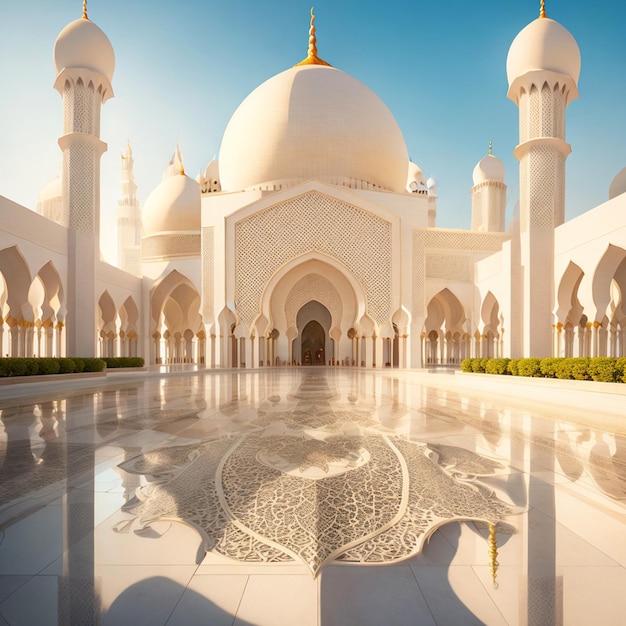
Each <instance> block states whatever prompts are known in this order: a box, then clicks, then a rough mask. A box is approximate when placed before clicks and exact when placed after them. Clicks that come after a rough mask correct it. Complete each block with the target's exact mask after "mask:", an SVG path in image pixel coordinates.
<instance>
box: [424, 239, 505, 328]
mask: <svg viewBox="0 0 626 626" xmlns="http://www.w3.org/2000/svg"><path fill="white" fill-rule="evenodd" d="M509 238H510V235H509V234H508V233H495V232H475V231H459V230H444V229H437V230H432V229H426V228H415V229H413V315H414V316H415V317H420V316H425V315H426V311H425V306H426V303H425V297H424V289H425V286H426V278H444V279H446V278H449V279H452V278H450V277H451V276H452V275H453V274H455V273H457V272H458V274H459V275H465V274H464V272H463V270H462V265H463V261H461V260H460V259H459V258H455V259H454V260H451V262H452V263H453V264H454V266H455V268H456V269H451V270H450V271H449V272H448V270H447V269H445V268H443V267H442V266H441V262H442V259H441V257H442V256H446V257H452V256H453V255H451V254H450V250H454V251H456V253H457V254H456V255H454V256H455V257H460V258H461V259H462V258H465V259H467V268H468V270H467V271H468V272H470V271H473V270H472V269H470V268H471V267H472V265H473V263H474V262H476V261H480V259H483V258H485V257H486V256H488V255H490V254H493V253H494V252H498V251H499V250H501V249H502V243H503V242H505V241H508V239H509ZM463 253H465V254H463ZM429 257H431V258H433V259H435V260H431V261H428V258H429ZM427 263H428V264H429V267H430V271H431V272H432V274H434V273H435V272H436V271H437V272H440V273H441V274H444V275H440V276H435V275H428V276H427ZM452 280H467V279H462V278H458V279H457V278H454V279H452Z"/></svg>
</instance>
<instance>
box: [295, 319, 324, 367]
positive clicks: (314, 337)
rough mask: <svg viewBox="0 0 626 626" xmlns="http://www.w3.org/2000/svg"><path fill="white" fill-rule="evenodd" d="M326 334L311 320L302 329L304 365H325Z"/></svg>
mask: <svg viewBox="0 0 626 626" xmlns="http://www.w3.org/2000/svg"><path fill="white" fill-rule="evenodd" d="M325 347H326V333H325V332H324V329H323V328H322V326H321V325H320V323H319V322H317V321H316V320H311V321H310V322H309V323H308V324H307V325H306V326H305V327H304V328H303V329H302V340H301V352H302V360H301V361H300V362H301V363H302V365H324V363H325V356H326V352H325Z"/></svg>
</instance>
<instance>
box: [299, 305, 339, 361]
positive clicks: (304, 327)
mask: <svg viewBox="0 0 626 626" xmlns="http://www.w3.org/2000/svg"><path fill="white" fill-rule="evenodd" d="M331 323H332V316H331V314H330V311H329V310H328V309H327V308H326V307H325V306H324V305H323V304H321V303H319V302H318V301H317V300H309V302H307V303H306V304H305V305H304V306H302V307H301V308H300V310H299V311H298V315H297V316H296V325H297V330H298V334H297V336H296V338H295V339H294V340H293V355H294V357H295V358H299V362H300V364H301V365H325V364H326V363H327V362H328V360H329V359H330V358H332V355H333V350H334V341H333V339H332V338H331V336H330V328H331Z"/></svg>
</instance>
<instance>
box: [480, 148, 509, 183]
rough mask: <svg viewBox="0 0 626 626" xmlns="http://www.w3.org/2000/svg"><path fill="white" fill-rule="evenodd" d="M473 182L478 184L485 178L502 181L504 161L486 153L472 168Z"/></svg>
mask: <svg viewBox="0 0 626 626" xmlns="http://www.w3.org/2000/svg"><path fill="white" fill-rule="evenodd" d="M473 179H474V184H475V185H479V184H480V183H484V182H485V181H486V180H496V181H498V182H499V183H503V182H504V163H502V161H501V160H500V159H499V158H498V157H497V156H494V155H493V154H486V155H485V156H484V157H483V158H482V159H481V160H480V161H478V163H477V164H476V167H475V168H474V173H473Z"/></svg>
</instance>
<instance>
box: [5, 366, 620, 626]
mask: <svg viewBox="0 0 626 626" xmlns="http://www.w3.org/2000/svg"><path fill="white" fill-rule="evenodd" d="M163 369H164V368H163ZM552 382H553V383H554V385H553V386H550V385H549V384H547V383H552ZM568 382H569V381H568ZM513 383H515V384H513ZM625 407H626V385H624V386H621V385H608V386H605V387H603V388H600V387H598V385H597V384H594V383H589V386H588V387H583V388H581V384H580V383H577V384H572V385H569V386H568V385H567V384H566V382H557V381H511V380H510V379H509V380H508V381H506V382H503V381H497V380H495V379H494V378H493V377H487V376H484V375H463V374H460V373H458V372H445V371H440V372H427V371H421V370H420V371H417V370H413V371H411V370H404V371H397V370H396V371H392V370H384V371H376V370H362V369H350V368H333V369H331V368H323V367H310V368H293V369H265V370H255V371H252V370H247V371H246V370H239V371H237V370H206V371H205V370H202V371H195V370H191V369H189V370H182V369H181V370H176V371H168V372H165V371H163V372H160V371H158V370H151V371H147V372H142V373H117V374H109V375H108V376H107V377H106V378H101V379H90V380H82V381H67V382H62V383H34V384H16V385H11V386H3V387H0V626H6V625H7V624H10V625H11V626H18V625H22V624H24V625H33V626H45V625H47V624H72V625H73V624H91V623H102V624H114V625H116V626H117V625H120V624H132V625H133V626H137V625H141V624H146V625H150V626H155V625H157V626H158V625H160V624H168V625H175V624H176V625H182V624H189V625H191V624H210V625H222V624H237V625H240V626H243V625H246V624H254V625H268V626H275V625H283V624H284V625H286V626H306V625H318V624H321V625H322V626H349V625H357V624H358V625H359V626H363V625H365V626H368V625H372V626H374V625H376V626H379V625H383V624H384V625H391V624H398V625H402V626H405V625H410V624H441V625H451V624H452V625H454V624H463V625H465V624H481V623H484V624H489V625H492V624H493V625H496V624H533V625H535V624H537V625H538V624H542V625H543V624H567V625H571V624H581V625H586V624H592V623H593V624H603V625H611V624H623V623H624V622H625V620H626V593H625V592H624V590H626V410H624V408H625Z"/></svg>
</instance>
